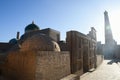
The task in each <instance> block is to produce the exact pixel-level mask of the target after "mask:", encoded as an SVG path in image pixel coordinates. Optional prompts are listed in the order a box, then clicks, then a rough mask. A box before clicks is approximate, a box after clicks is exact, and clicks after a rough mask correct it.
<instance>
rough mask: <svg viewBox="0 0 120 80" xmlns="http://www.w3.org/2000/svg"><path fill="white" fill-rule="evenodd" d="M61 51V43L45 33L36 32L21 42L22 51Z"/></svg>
mask: <svg viewBox="0 0 120 80" xmlns="http://www.w3.org/2000/svg"><path fill="white" fill-rule="evenodd" d="M29 50H39V51H60V47H59V45H58V44H57V43H56V42H55V41H53V40H52V39H51V38H50V37H48V36H46V35H45V34H41V33H39V34H35V35H33V36H31V37H29V38H27V39H26V40H25V41H24V42H23V43H22V44H21V51H29Z"/></svg>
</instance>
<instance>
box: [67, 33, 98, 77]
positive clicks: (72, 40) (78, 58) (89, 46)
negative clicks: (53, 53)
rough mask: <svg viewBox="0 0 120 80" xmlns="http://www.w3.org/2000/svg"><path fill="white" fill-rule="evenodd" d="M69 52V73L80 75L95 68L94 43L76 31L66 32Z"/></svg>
mask: <svg viewBox="0 0 120 80" xmlns="http://www.w3.org/2000/svg"><path fill="white" fill-rule="evenodd" d="M66 42H67V46H68V50H69V51H70V58H71V72H72V73H76V72H77V73H79V75H82V74H83V73H84V72H87V71H89V70H90V69H92V68H95V67H96V41H95V40H93V39H91V38H90V37H89V36H87V35H84V34H82V33H80V32H78V31H69V32H67V40H66Z"/></svg>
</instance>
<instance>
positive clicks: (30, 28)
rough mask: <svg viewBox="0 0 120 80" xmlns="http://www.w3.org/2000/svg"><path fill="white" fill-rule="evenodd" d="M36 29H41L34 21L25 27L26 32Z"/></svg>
mask: <svg viewBox="0 0 120 80" xmlns="http://www.w3.org/2000/svg"><path fill="white" fill-rule="evenodd" d="M34 30H39V27H38V26H37V25H36V24H34V22H32V24H29V25H27V26H26V27H25V33H26V32H30V31H34Z"/></svg>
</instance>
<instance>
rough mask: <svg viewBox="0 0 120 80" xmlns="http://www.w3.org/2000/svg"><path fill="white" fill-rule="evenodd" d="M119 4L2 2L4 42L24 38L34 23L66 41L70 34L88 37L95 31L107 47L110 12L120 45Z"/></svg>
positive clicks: (101, 0) (107, 0) (94, 0)
mask: <svg viewBox="0 0 120 80" xmlns="http://www.w3.org/2000/svg"><path fill="white" fill-rule="evenodd" d="M119 4H120V0H0V23H1V25H0V42H8V41H9V40H10V39H11V38H15V37H16V33H17V31H19V32H20V35H22V34H23V33H24V28H25V27H26V26H27V25H28V24H30V23H31V22H32V21H33V20H34V22H35V24H37V25H38V26H39V27H40V29H44V28H48V27H49V28H52V29H55V30H58V31H60V32H61V39H62V40H64V39H65V38H66V32H67V31H69V30H77V31H79V32H82V33H85V34H87V33H88V32H89V31H90V27H95V29H96V30H97V40H98V41H102V43H104V14H103V12H104V11H105V10H107V11H108V13H109V18H110V23H111V28H112V29H113V33H114V34H113V36H114V38H115V40H116V41H118V43H120V40H119V39H120V38H119V37H120V33H119V31H118V29H119V26H120V24H119V23H120V22H119V21H120V5H119ZM116 18H117V19H116ZM112 22H113V23H112Z"/></svg>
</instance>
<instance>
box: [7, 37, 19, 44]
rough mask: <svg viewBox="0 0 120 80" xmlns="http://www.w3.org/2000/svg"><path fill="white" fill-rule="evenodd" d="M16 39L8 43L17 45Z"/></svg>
mask: <svg viewBox="0 0 120 80" xmlns="http://www.w3.org/2000/svg"><path fill="white" fill-rule="evenodd" d="M17 42H18V41H17V39H15V38H13V39H11V40H10V41H9V43H10V44H17Z"/></svg>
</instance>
